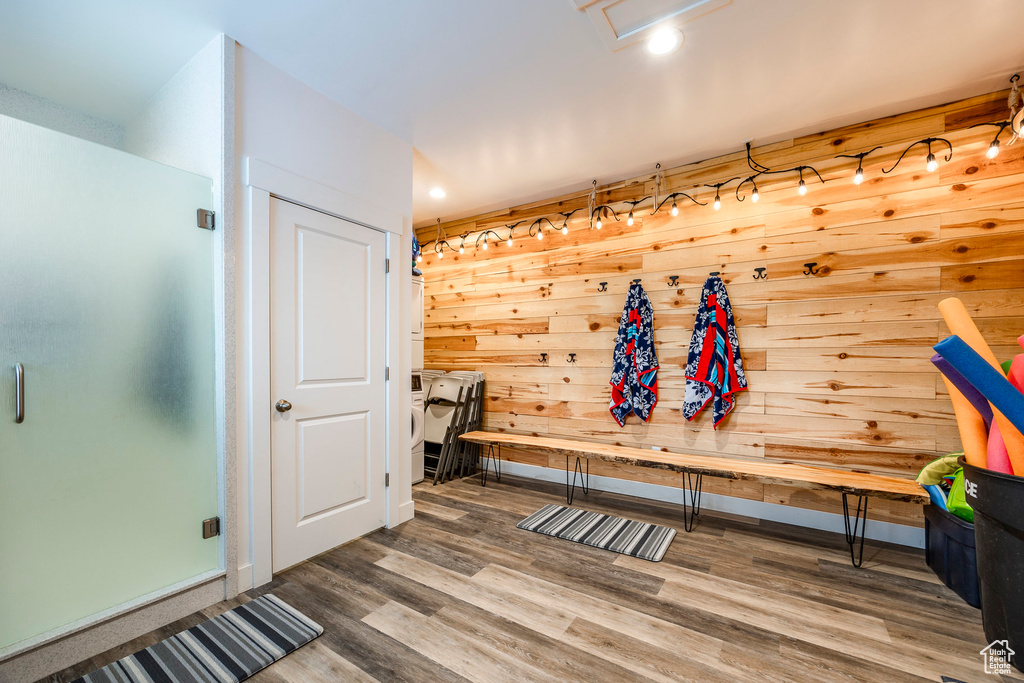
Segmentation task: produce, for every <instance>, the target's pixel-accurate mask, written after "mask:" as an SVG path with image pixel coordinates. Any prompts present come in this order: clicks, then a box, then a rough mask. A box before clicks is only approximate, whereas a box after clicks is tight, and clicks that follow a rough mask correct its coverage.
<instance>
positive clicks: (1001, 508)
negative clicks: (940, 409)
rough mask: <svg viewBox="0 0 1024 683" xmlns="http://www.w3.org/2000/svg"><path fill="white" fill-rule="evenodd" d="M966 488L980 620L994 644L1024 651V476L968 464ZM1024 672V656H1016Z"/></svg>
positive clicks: (964, 466)
mask: <svg viewBox="0 0 1024 683" xmlns="http://www.w3.org/2000/svg"><path fill="white" fill-rule="evenodd" d="M960 463H961V464H962V465H963V468H964V490H965V491H966V493H967V502H968V503H969V504H970V506H971V507H972V508H974V541H975V545H976V547H977V551H978V578H979V579H980V580H981V619H982V622H983V623H984V625H985V638H986V639H987V640H988V641H989V642H990V643H991V642H994V641H996V640H1004V639H1005V640H1007V641H1009V643H1008V645H1009V647H1010V649H1011V650H1014V651H1016V652H1020V653H1024V477H1015V476H1012V475H1009V474H1000V473H998V472H993V471H992V470H987V469H984V468H981V467H972V466H971V465H968V464H967V463H966V462H965V461H964V459H963V458H960ZM1012 661H1013V665H1014V666H1015V667H1017V668H1018V669H1020V670H1021V671H1024V656H1017V657H1014V658H1013V660H1012Z"/></svg>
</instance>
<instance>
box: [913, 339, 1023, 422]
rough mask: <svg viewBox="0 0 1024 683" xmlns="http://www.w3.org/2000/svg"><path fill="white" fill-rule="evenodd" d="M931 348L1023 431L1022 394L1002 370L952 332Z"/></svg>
mask: <svg viewBox="0 0 1024 683" xmlns="http://www.w3.org/2000/svg"><path fill="white" fill-rule="evenodd" d="M932 348H934V349H935V351H936V353H938V354H939V355H940V356H942V357H943V358H945V359H946V360H947V361H948V362H949V364H950V365H952V366H953V368H954V369H955V370H956V371H957V372H959V373H960V374H961V375H963V376H964V379H966V380H967V381H968V382H970V383H971V384H973V385H974V387H975V388H976V389H977V390H978V391H980V392H981V395H982V396H984V397H985V398H987V399H988V400H989V402H990V403H991V404H992V405H993V406H994V407H995V408H996V409H997V410H998V411H999V412H1001V413H1002V414H1003V415H1004V416H1005V417H1006V419H1007V420H1009V421H1010V423H1011V424H1012V425H1013V426H1014V427H1016V428H1017V429H1018V430H1019V431H1021V432H1024V394H1022V393H1021V392H1019V391H1017V389H1016V388H1015V387H1014V386H1013V385H1012V384H1010V381H1009V380H1008V379H1006V377H1004V376H1003V373H1001V372H999V371H998V370H996V369H995V368H994V367H992V366H991V365H989V363H988V361H986V360H985V359H984V358H982V357H981V356H979V355H978V352H977V351H975V350H974V349H972V348H971V347H970V346H968V345H967V342H965V341H964V340H963V339H961V338H960V337H958V336H956V335H955V334H954V335H953V336H951V337H946V338H945V339H943V340H942V341H940V342H939V343H938V344H936V345H935V346H934V347H932Z"/></svg>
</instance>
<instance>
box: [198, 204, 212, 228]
mask: <svg viewBox="0 0 1024 683" xmlns="http://www.w3.org/2000/svg"><path fill="white" fill-rule="evenodd" d="M216 220H217V216H216V214H215V213H214V212H213V211H210V210H208V209H197V210H196V226H197V227H200V228H202V229H204V230H213V226H214V223H215V222H216Z"/></svg>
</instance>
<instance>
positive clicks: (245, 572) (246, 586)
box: [238, 562, 253, 593]
mask: <svg viewBox="0 0 1024 683" xmlns="http://www.w3.org/2000/svg"><path fill="white" fill-rule="evenodd" d="M252 587H253V574H252V562H250V563H248V564H245V565H242V566H241V567H239V568H238V592H239V593H244V592H245V591H247V590H250V589H251V588H252Z"/></svg>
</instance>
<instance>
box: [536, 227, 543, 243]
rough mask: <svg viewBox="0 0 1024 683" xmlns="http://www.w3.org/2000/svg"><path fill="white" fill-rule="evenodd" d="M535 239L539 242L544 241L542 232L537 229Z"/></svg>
mask: <svg viewBox="0 0 1024 683" xmlns="http://www.w3.org/2000/svg"><path fill="white" fill-rule="evenodd" d="M537 239H539V240H542V239H544V231H543V230H541V229H540V228H537Z"/></svg>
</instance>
